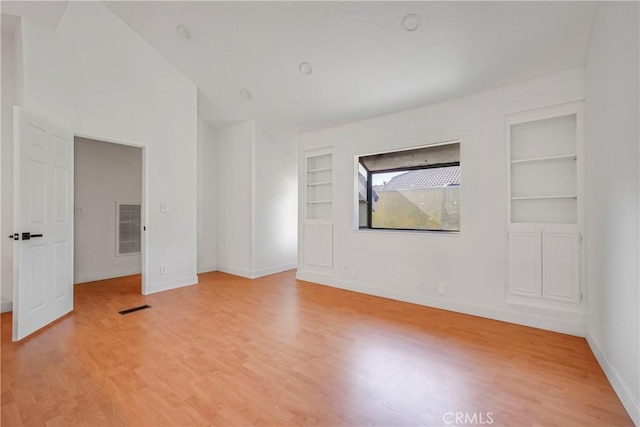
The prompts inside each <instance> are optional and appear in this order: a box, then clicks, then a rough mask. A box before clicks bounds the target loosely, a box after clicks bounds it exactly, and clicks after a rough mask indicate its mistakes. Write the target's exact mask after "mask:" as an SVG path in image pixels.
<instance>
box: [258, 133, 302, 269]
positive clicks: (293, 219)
mask: <svg viewBox="0 0 640 427" xmlns="http://www.w3.org/2000/svg"><path fill="white" fill-rule="evenodd" d="M254 130H255V133H254V144H253V147H254V157H253V158H254V168H253V171H254V176H253V183H254V188H255V190H254V193H253V194H254V201H253V203H254V207H253V215H254V219H253V229H254V237H253V239H254V250H253V277H260V276H264V275H267V274H272V273H277V272H280V271H284V270H290V269H293V268H296V256H297V239H298V234H297V230H298V221H297V220H298V197H297V196H298V154H297V153H298V152H297V139H296V136H295V135H293V134H287V133H285V132H283V131H279V130H275V129H268V128H266V127H263V126H261V125H260V124H257V123H256V124H255V125H254Z"/></svg>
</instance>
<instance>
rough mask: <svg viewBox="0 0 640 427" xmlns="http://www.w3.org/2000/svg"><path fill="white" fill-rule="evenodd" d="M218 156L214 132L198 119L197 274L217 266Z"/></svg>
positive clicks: (215, 268) (213, 269)
mask: <svg viewBox="0 0 640 427" xmlns="http://www.w3.org/2000/svg"><path fill="white" fill-rule="evenodd" d="M217 159H218V153H217V144H216V141H215V133H214V131H213V129H212V128H211V126H209V125H208V124H207V123H206V122H205V121H204V120H202V119H201V118H198V273H203V272H207V271H215V270H217V269H218V160H217Z"/></svg>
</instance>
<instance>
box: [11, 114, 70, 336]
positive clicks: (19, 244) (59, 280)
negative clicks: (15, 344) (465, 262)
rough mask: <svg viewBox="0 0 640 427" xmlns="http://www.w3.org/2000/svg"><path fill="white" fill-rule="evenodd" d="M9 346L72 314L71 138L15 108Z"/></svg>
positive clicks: (39, 119) (67, 133)
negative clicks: (12, 274) (11, 333)
mask: <svg viewBox="0 0 640 427" xmlns="http://www.w3.org/2000/svg"><path fill="white" fill-rule="evenodd" d="M14 144H15V145H14V149H15V158H14V180H15V181H14V209H15V216H14V218H15V220H14V227H15V229H14V231H15V233H16V234H14V236H13V237H14V271H16V274H15V276H14V285H13V297H14V301H13V340H14V341H18V340H21V339H22V338H24V337H26V336H27V335H29V334H31V333H33V332H34V331H37V330H38V329H40V328H42V327H43V326H46V325H47V324H49V323H51V322H53V321H54V320H56V319H58V318H59V317H61V316H63V315H65V314H67V313H68V312H70V311H71V310H73V216H72V213H73V134H72V133H70V132H67V131H63V130H61V129H59V128H57V127H56V126H55V125H53V124H51V123H47V122H46V121H45V120H43V119H41V118H38V117H37V116H36V115H34V114H32V113H30V112H29V111H26V110H24V109H22V108H19V107H14Z"/></svg>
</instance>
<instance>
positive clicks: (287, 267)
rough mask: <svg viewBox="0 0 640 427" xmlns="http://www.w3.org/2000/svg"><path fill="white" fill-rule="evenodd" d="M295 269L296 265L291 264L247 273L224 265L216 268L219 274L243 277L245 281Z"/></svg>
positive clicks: (247, 271)
mask: <svg viewBox="0 0 640 427" xmlns="http://www.w3.org/2000/svg"><path fill="white" fill-rule="evenodd" d="M296 267H298V264H296V263H291V264H282V265H277V266H275V267H269V268H262V269H260V270H256V271H249V270H245V269H240V268H234V267H225V266H224V265H219V266H218V271H221V272H223V273H227V274H233V275H234V276H240V277H244V278H246V279H257V278H259V277H264V276H268V275H270V274H276V273H281V272H283V271H287V270H293V269H295V268H296Z"/></svg>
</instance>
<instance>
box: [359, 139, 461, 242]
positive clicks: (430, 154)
mask: <svg viewBox="0 0 640 427" xmlns="http://www.w3.org/2000/svg"><path fill="white" fill-rule="evenodd" d="M358 181H359V185H358V188H359V192H358V193H359V194H358V206H359V212H358V217H359V224H360V228H371V229H392V230H425V231H460V144H459V143H451V144H446V145H437V146H431V147H423V148H418V149H412V150H403V151H397V152H391V153H384V154H378V155H373V156H363V157H360V158H359V173H358Z"/></svg>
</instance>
